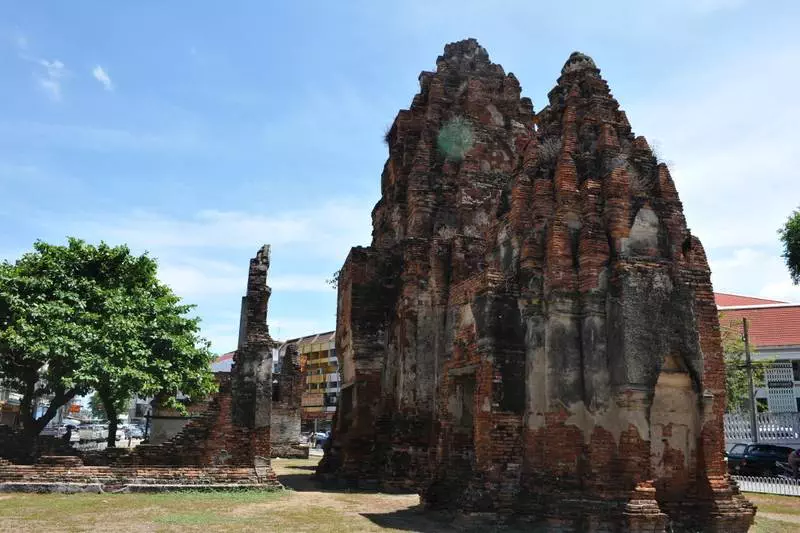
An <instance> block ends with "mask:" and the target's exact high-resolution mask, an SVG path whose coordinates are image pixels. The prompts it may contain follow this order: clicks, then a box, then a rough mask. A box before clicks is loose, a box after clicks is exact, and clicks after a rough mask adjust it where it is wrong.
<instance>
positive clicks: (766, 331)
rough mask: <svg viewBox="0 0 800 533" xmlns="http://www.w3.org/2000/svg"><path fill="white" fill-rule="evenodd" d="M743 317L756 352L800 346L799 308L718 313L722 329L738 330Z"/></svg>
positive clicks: (761, 307) (791, 305)
mask: <svg viewBox="0 0 800 533" xmlns="http://www.w3.org/2000/svg"><path fill="white" fill-rule="evenodd" d="M745 317H746V318H747V323H748V330H749V331H748V333H749V335H750V342H751V343H752V344H753V346H755V347H756V348H767V347H772V346H800V304H783V305H781V304H778V305H764V306H757V307H750V308H734V309H720V325H721V326H722V327H731V326H733V327H737V326H738V327H741V323H742V318H745Z"/></svg>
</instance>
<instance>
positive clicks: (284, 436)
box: [271, 344, 308, 458]
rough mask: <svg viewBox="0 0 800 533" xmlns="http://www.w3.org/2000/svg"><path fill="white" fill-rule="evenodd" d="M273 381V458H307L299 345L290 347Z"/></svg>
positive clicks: (288, 346) (287, 347)
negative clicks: (302, 428)
mask: <svg viewBox="0 0 800 533" xmlns="http://www.w3.org/2000/svg"><path fill="white" fill-rule="evenodd" d="M279 368H280V370H279V372H277V373H276V374H275V377H274V379H273V380H272V424H271V425H272V457H293V458H308V447H307V446H301V445H300V424H301V405H300V404H301V400H302V396H303V372H302V371H301V369H300V356H299V354H298V353H297V345H296V344H288V345H287V346H286V350H285V353H284V355H283V358H282V360H281V364H280V367H279Z"/></svg>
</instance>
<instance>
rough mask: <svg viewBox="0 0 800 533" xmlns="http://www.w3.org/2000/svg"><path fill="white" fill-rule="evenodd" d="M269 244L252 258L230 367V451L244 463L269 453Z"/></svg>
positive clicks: (270, 360) (270, 398) (270, 341)
mask: <svg viewBox="0 0 800 533" xmlns="http://www.w3.org/2000/svg"><path fill="white" fill-rule="evenodd" d="M269 251H270V249H269V245H264V246H263V247H262V248H261V249H260V250H259V251H258V253H257V254H256V256H255V257H254V258H253V259H251V260H250V270H249V273H248V277H247V293H246V295H245V301H244V306H243V307H244V317H243V318H242V320H241V323H242V324H243V325H244V330H245V331H244V335H243V336H242V337H243V342H244V343H243V345H242V346H241V347H240V348H239V349H238V350H236V353H235V354H234V357H233V368H232V369H231V394H232V399H231V420H232V433H231V436H230V438H229V443H230V445H229V446H230V448H231V449H229V450H227V451H228V453H229V454H230V455H231V457H232V458H233V460H235V461H236V462H239V463H242V464H253V460H254V459H255V457H264V458H267V459H269V457H270V414H271V406H272V350H273V348H275V347H277V343H276V342H275V341H273V340H272V338H271V337H270V335H269V327H268V326H267V307H268V303H269V297H270V294H271V292H272V290H271V289H270V288H269V286H268V285H267V272H268V271H269Z"/></svg>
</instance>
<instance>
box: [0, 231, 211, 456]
mask: <svg viewBox="0 0 800 533" xmlns="http://www.w3.org/2000/svg"><path fill="white" fill-rule="evenodd" d="M156 272H157V265H156V262H155V260H154V259H152V258H151V257H149V256H148V255H147V254H144V255H141V256H134V255H132V254H131V253H130V250H129V249H128V248H127V247H126V246H116V247H112V246H109V245H107V244H105V243H100V244H99V245H98V246H94V245H90V244H87V243H85V242H84V241H81V240H78V239H73V238H70V239H69V240H68V243H67V245H66V246H57V245H50V244H47V243H44V242H41V241H37V242H36V243H35V244H34V251H33V252H31V253H27V254H25V255H23V256H22V257H21V258H20V259H19V260H18V261H16V263H14V264H11V263H8V262H3V263H2V264H0V354H2V357H0V376H2V377H3V379H4V381H6V382H7V383H9V384H10V385H11V386H12V387H14V388H15V389H17V390H18V391H20V392H21V393H22V395H23V398H22V401H21V405H20V417H21V420H22V425H23V433H24V435H25V437H26V438H29V439H33V438H34V437H35V436H36V435H38V434H39V432H40V431H41V430H42V428H43V427H44V426H45V425H46V424H47V423H48V422H49V421H50V420H52V419H53V417H54V416H55V414H56V412H57V410H58V408H59V407H60V406H62V405H64V404H66V403H67V402H68V401H69V400H71V399H72V398H73V397H75V396H76V395H79V394H86V393H88V392H89V391H91V390H94V391H96V394H97V395H98V397H99V398H100V400H101V401H102V402H103V405H104V409H105V412H106V414H107V416H108V420H109V440H108V443H109V446H114V443H115V440H114V434H115V432H116V423H117V416H118V412H117V410H118V405H119V404H120V403H121V402H123V401H127V400H128V399H129V398H130V397H131V396H132V395H133V394H140V395H143V396H149V395H155V394H158V393H166V394H167V395H169V396H171V397H174V394H175V393H177V392H178V391H181V392H183V393H184V394H187V395H189V396H202V395H206V394H208V393H209V392H210V391H212V390H213V388H214V381H213V375H212V374H211V372H210V367H209V363H210V361H211V353H210V351H209V345H208V343H207V342H206V341H205V340H203V339H201V338H200V337H199V319H198V318H191V317H187V316H186V314H187V313H188V312H189V311H191V310H192V308H193V307H192V306H189V305H184V304H181V303H180V299H179V298H178V297H177V296H175V294H173V293H172V291H171V289H170V288H169V287H167V286H166V285H163V284H162V283H160V282H159V281H158V278H157V277H156ZM43 397H50V405H49V407H48V408H47V410H46V412H45V413H44V414H43V415H41V416H39V417H36V414H35V412H34V409H33V406H34V405H35V404H36V402H37V400H38V399H39V398H43Z"/></svg>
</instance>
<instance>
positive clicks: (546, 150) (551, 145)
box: [539, 137, 561, 164]
mask: <svg viewBox="0 0 800 533" xmlns="http://www.w3.org/2000/svg"><path fill="white" fill-rule="evenodd" d="M560 153H561V138H560V137H545V138H543V139H542V141H541V142H540V143H539V161H540V162H541V163H544V164H551V163H553V162H555V161H557V160H558V156H559V154H560Z"/></svg>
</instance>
